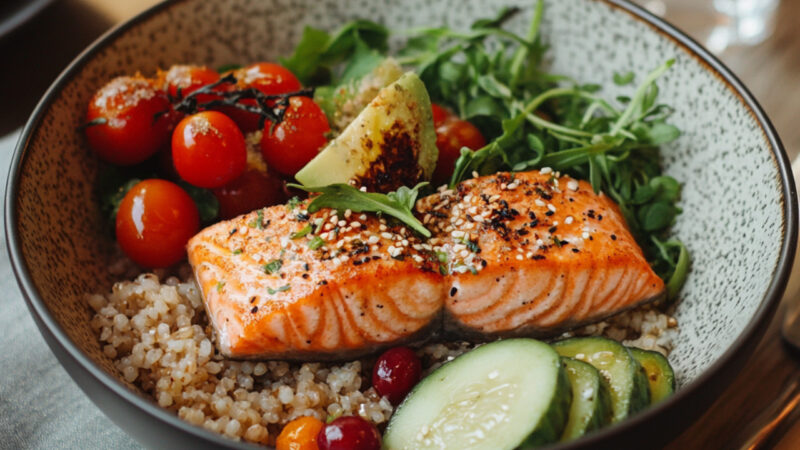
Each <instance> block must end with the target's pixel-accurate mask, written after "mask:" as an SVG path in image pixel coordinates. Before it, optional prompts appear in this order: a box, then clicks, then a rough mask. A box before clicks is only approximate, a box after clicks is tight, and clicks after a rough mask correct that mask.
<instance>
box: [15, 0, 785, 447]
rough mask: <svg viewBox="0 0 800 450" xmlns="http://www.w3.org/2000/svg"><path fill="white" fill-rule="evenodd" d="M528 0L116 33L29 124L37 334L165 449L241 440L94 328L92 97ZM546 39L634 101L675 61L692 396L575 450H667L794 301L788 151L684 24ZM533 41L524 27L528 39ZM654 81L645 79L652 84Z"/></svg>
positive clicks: (598, 9) (101, 251)
mask: <svg viewBox="0 0 800 450" xmlns="http://www.w3.org/2000/svg"><path fill="white" fill-rule="evenodd" d="M505 4H513V5H518V6H521V7H522V8H523V9H524V14H523V15H522V17H518V18H516V19H515V20H514V22H513V23H512V26H514V27H516V28H517V29H518V30H519V31H520V32H523V29H524V27H525V26H526V24H527V23H528V20H529V18H530V14H531V13H532V4H533V2H531V1H527V0H525V1H518V0H494V1H492V2H487V1H485V0H437V1H430V0H405V1H389V0H387V1H384V2H377V1H370V0H346V1H345V0H336V1H333V0H329V1H322V0H292V1H287V0H263V1H256V0H229V1H226V2H207V1H203V0H184V1H176V2H168V3H164V4H160V5H158V6H156V7H154V8H152V9H150V10H148V11H146V12H144V13H142V14H141V15H139V16H137V17H136V18H134V19H132V20H131V21H129V22H127V23H125V24H123V25H121V26H119V27H117V28H116V29H114V30H112V31H111V32H109V33H108V34H106V35H105V36H103V37H102V38H101V39H100V40H98V41H97V42H96V43H94V44H93V45H92V46H91V47H90V48H89V49H88V50H86V51H85V52H84V53H83V54H81V55H80V56H79V57H78V58H77V59H76V60H75V61H74V62H73V63H72V64H71V65H70V66H69V68H68V69H67V70H66V71H65V72H64V73H63V74H62V75H61V76H60V77H59V78H58V80H57V81H56V82H55V83H54V84H53V86H52V87H51V88H50V90H49V91H48V92H47V94H46V95H45V97H44V98H43V99H42V101H41V103H40V104H39V106H38V107H37V108H36V111H35V112H34V114H33V116H32V117H31V119H30V121H29V122H28V124H27V126H26V127H25V130H24V133H23V135H22V138H21V140H20V142H19V146H18V147H17V150H16V154H15V156H14V163H13V165H12V169H11V170H12V171H11V175H10V177H9V181H8V186H7V191H6V211H5V220H6V224H7V228H6V229H7V240H8V248H9V250H10V253H11V257H12V262H13V266H14V270H15V272H16V275H17V278H18V280H19V284H20V286H21V289H22V291H23V293H24V295H25V297H26V299H27V302H28V306H29V307H30V310H31V313H32V315H33V316H34V318H35V320H36V323H37V325H38V326H39V328H40V329H41V332H42V334H43V335H44V337H45V338H46V340H47V342H48V344H49V345H50V347H51V348H52V349H53V352H54V353H55V354H56V356H57V357H58V359H59V360H60V361H61V363H62V364H63V365H64V366H65V367H66V369H67V370H68V372H69V373H70V375H72V377H73V378H74V379H75V382H76V383H77V384H78V385H79V386H80V387H81V388H82V389H84V390H85V391H86V393H87V394H88V395H89V396H90V397H91V398H92V399H93V400H94V401H95V403H97V405H98V406H99V407H100V408H101V409H102V410H103V411H104V412H105V413H106V414H108V416H109V417H111V418H112V419H113V420H114V421H115V422H116V423H117V424H118V425H119V426H120V427H122V428H124V429H125V430H127V431H128V432H129V433H131V434H132V435H133V436H134V437H136V438H137V439H139V440H141V442H142V443H144V444H145V445H148V446H152V447H172V448H176V447H181V448H185V447H189V446H231V447H243V446H244V447H246V445H245V444H242V443H236V442H233V441H229V440H227V439H225V438H223V437H221V436H218V435H215V434H212V433H210V432H207V431H205V430H203V429H201V428H197V427H194V426H191V425H189V424H188V423H185V422H183V421H181V420H180V419H179V418H178V417H176V416H175V415H173V414H172V413H170V412H168V411H166V410H163V409H161V408H159V407H158V406H157V405H156V404H155V403H153V402H152V401H150V400H148V399H147V398H146V397H144V396H143V395H141V393H139V392H137V391H136V390H135V389H134V388H133V387H132V386H130V385H127V384H126V383H125V382H124V381H123V380H122V377H121V376H120V374H119V373H118V372H117V371H116V370H115V369H114V367H113V365H112V363H111V361H110V360H109V359H108V358H106V357H105V356H104V355H103V352H102V351H101V348H100V346H99V344H98V340H97V339H96V338H95V336H94V335H93V333H92V331H91V330H90V327H89V324H88V322H89V318H90V316H91V314H90V310H89V308H88V307H87V305H86V304H85V303H84V301H83V297H82V296H83V294H84V293H86V292H103V291H105V290H107V289H108V288H109V287H110V285H111V283H112V281H113V280H112V277H111V276H110V274H109V271H108V270H107V266H108V264H109V261H110V253H111V249H112V247H113V243H112V242H111V241H110V239H108V238H107V237H105V236H107V234H104V232H103V227H104V222H103V217H102V216H101V214H100V211H99V208H98V200H97V198H96V197H95V194H94V191H93V186H94V184H95V182H96V179H97V177H98V167H99V166H98V163H97V161H96V160H95V158H94V157H93V156H92V154H91V153H90V152H89V151H88V150H87V148H86V146H85V145H84V140H83V138H82V134H81V133H80V132H79V131H78V126H79V125H80V124H81V122H82V120H83V115H84V111H85V105H86V104H87V102H88V100H89V98H90V96H91V95H92V93H93V92H94V91H95V90H96V89H98V88H99V87H100V86H101V85H103V84H104V83H105V82H107V81H108V80H110V79H111V78H112V77H114V76H116V75H121V74H130V73H133V72H136V71H141V72H142V73H145V74H149V73H153V72H154V71H155V70H156V69H157V68H159V67H167V66H169V65H171V64H173V63H200V64H207V65H209V66H211V67H216V66H220V65H223V64H229V63H235V62H250V61H258V60H276V59H277V57H278V56H280V55H286V54H287V53H289V52H290V51H291V50H292V48H293V46H294V44H295V43H296V42H297V40H298V39H299V37H300V35H301V33H302V30H303V27H305V26H306V25H313V26H316V27H321V28H325V29H333V28H335V27H337V26H338V25H340V24H342V23H343V22H345V21H347V20H350V19H354V18H370V19H373V20H376V21H379V22H382V23H385V24H387V25H389V26H391V27H397V28H406V27H411V26H420V25H437V26H438V25H447V26H450V27H455V28H464V27H467V26H468V25H469V23H471V22H472V21H473V20H474V19H476V18H479V17H487V16H490V15H492V14H493V13H494V12H495V11H496V10H498V9H499V8H501V7H502V6H504V5H505ZM541 29H542V34H543V36H545V38H546V41H547V42H548V43H549V45H550V48H549V52H548V64H549V65H550V67H551V69H552V71H553V72H555V73H560V74H565V75H569V76H571V77H573V78H575V79H577V80H579V81H581V82H592V83H600V84H602V85H603V86H605V89H604V91H603V95H605V96H606V97H607V98H614V97H615V96H616V95H617V94H618V93H620V92H621V91H620V89H621V88H619V87H616V86H615V85H614V83H613V82H612V77H613V75H614V73H615V71H616V72H622V71H627V70H632V71H633V72H635V73H636V74H638V75H639V76H640V77H641V76H642V75H643V74H645V73H647V72H649V71H650V70H651V69H653V68H655V67H656V66H658V65H659V64H661V63H662V62H663V61H665V60H667V59H669V58H675V60H676V64H675V66H674V67H673V68H672V69H671V70H670V71H669V72H668V73H667V74H666V75H665V76H664V77H663V79H662V80H661V81H660V87H661V97H660V99H661V100H663V101H664V102H666V103H668V104H670V105H672V106H674V107H675V114H674V116H673V117H672V122H673V123H674V124H675V125H677V126H678V127H679V128H680V129H681V130H682V131H683V135H682V136H681V137H680V138H679V139H678V140H677V141H675V142H674V143H671V144H670V145H667V146H665V147H664V148H663V164H664V166H665V168H666V171H667V173H668V174H670V175H672V176H674V177H675V178H676V179H678V180H680V181H681V182H682V183H683V186H684V188H683V198H682V200H681V204H680V206H681V207H682V208H683V214H681V215H680V216H679V217H678V220H677V223H676V225H675V227H674V233H675V234H676V235H677V236H679V237H680V238H681V239H682V240H683V241H684V242H685V243H686V245H687V246H688V248H689V249H690V250H691V252H692V255H693V258H694V261H693V264H692V270H691V274H690V276H689V278H688V281H687V283H686V286H685V287H684V289H683V291H682V293H681V304H680V306H679V307H678V309H677V319H678V321H679V323H680V337H679V338H678V341H677V346H676V348H675V350H674V352H673V353H672V355H671V358H670V359H671V361H672V363H673V364H674V367H675V370H676V372H677V378H678V384H679V389H678V391H677V393H676V394H675V395H674V396H672V397H671V398H670V399H669V400H667V401H665V402H663V403H662V404H660V405H658V406H656V407H654V408H651V409H649V410H648V411H646V412H645V413H642V414H639V415H637V416H635V417H634V418H632V419H630V420H627V421H625V422H624V423H622V424H619V425H617V426H613V427H610V428H607V429H605V430H603V431H601V432H598V433H596V434H593V435H591V436H589V437H587V438H585V439H583V440H581V441H578V442H576V443H573V444H570V446H573V447H582V446H587V447H588V446H591V447H598V446H602V447H614V448H620V447H623V446H634V447H639V448H641V447H655V446H657V445H658V444H659V443H662V442H664V441H666V440H668V439H669V438H670V437H673V436H675V435H676V434H677V433H679V432H680V431H681V430H682V429H684V428H685V427H686V425H687V424H688V423H689V422H690V421H691V420H693V419H694V418H696V417H697V416H698V415H699V414H700V413H701V412H702V411H703V410H704V409H705V407H706V406H707V405H709V404H710V402H711V401H712V400H713V399H714V398H715V397H716V396H717V395H719V393H720V392H721V391H722V390H723V389H724V387H725V386H726V385H727V384H728V382H729V381H730V380H731V378H732V376H733V375H734V374H736V373H737V371H738V368H739V367H740V366H741V365H742V364H743V363H744V361H745V360H746V359H747V357H748V355H749V354H750V353H751V352H752V350H753V349H754V347H755V344H756V343H757V341H758V338H759V336H760V335H761V332H762V331H763V330H764V328H765V326H766V324H767V323H768V321H769V318H770V316H771V315H772V313H773V311H774V309H775V306H776V304H777V302H778V300H779V298H780V297H781V294H782V292H783V289H784V286H785V284H786V280H787V276H788V274H789V270H790V268H791V262H792V256H793V252H794V248H795V242H796V228H797V207H796V200H795V197H794V196H795V193H794V185H793V181H792V177H791V175H790V173H791V172H790V167H789V163H788V160H787V157H786V153H785V152H784V150H783V148H782V147H781V143H780V140H779V138H778V136H777V135H776V133H775V130H774V129H773V127H772V125H771V124H770V123H769V120H768V119H767V117H766V116H765V114H764V112H763V111H762V110H761V108H760V107H759V106H758V104H757V103H756V101H755V100H754V99H753V97H752V95H751V94H750V93H749V92H748V91H747V89H746V88H745V87H744V86H743V85H742V84H741V82H739V81H738V80H737V79H736V77H735V76H734V75H733V74H731V72H730V71H729V70H728V69H726V68H725V67H724V66H723V65H722V64H721V63H720V62H719V61H718V60H717V59H715V58H714V57H713V56H711V55H710V54H709V53H708V52H707V51H705V50H704V49H702V48H701V47H700V46H699V45H698V44H696V43H695V42H693V41H692V40H691V39H689V38H687V37H686V36H685V35H683V34H682V33H680V32H679V31H677V30H676V29H675V28H673V27H672V26H670V25H668V24H666V23H664V22H663V21H661V20H659V19H658V18H656V17H654V16H652V15H650V14H648V13H646V12H645V11H643V10H641V9H639V8H637V7H635V6H633V5H631V4H628V3H625V2H621V1H613V0H605V1H604V0H558V1H556V0H551V1H547V3H546V7H545V15H544V21H543V23H542V28H541ZM523 34H524V33H523ZM639 79H641V78H639Z"/></svg>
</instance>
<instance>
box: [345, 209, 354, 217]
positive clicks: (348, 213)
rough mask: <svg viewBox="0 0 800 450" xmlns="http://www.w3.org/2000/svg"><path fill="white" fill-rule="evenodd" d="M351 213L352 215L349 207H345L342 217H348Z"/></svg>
mask: <svg viewBox="0 0 800 450" xmlns="http://www.w3.org/2000/svg"><path fill="white" fill-rule="evenodd" d="M351 215H353V211H351V210H349V209H345V210H344V218H345V219H349V218H350V216H351Z"/></svg>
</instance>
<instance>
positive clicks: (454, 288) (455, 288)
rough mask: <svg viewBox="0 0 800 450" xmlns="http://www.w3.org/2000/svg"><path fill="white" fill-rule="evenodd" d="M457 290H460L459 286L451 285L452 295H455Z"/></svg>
mask: <svg viewBox="0 0 800 450" xmlns="http://www.w3.org/2000/svg"><path fill="white" fill-rule="evenodd" d="M456 292H458V288H457V287H455V286H453V287H451V288H450V297H453V296H454V295H456Z"/></svg>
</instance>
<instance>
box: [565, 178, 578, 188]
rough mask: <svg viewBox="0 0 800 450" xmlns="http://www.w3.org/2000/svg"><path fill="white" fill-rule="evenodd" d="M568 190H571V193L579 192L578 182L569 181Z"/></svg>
mask: <svg viewBox="0 0 800 450" xmlns="http://www.w3.org/2000/svg"><path fill="white" fill-rule="evenodd" d="M567 189H569V190H571V191H577V190H578V181H577V180H569V181H567Z"/></svg>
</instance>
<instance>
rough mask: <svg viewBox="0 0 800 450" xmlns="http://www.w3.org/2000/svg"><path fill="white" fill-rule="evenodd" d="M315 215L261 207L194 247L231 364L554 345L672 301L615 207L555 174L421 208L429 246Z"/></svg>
mask: <svg viewBox="0 0 800 450" xmlns="http://www.w3.org/2000/svg"><path fill="white" fill-rule="evenodd" d="M306 207H307V203H300V204H299V205H296V206H294V207H292V206H290V205H280V206H273V207H269V208H264V209H261V210H258V211H254V212H252V213H250V214H246V215H244V216H240V217H237V218H235V219H233V220H229V221H226V222H220V223H217V224H215V225H212V226H211V227H209V228H206V229H205V230H203V231H201V232H200V233H199V234H198V235H196V236H195V237H194V238H192V239H191V240H190V241H189V244H188V253H189V262H190V263H191V265H192V267H193V269H194V272H195V276H196V278H197V280H198V282H199V285H200V289H201V292H202V294H203V298H204V301H205V305H206V309H207V311H208V314H209V317H210V319H211V321H212V323H213V325H214V328H215V330H216V333H217V343H218V347H219V349H220V351H221V352H222V353H223V354H224V355H225V356H227V357H232V358H280V359H303V360H336V359H348V358H353V357H357V356H359V355H364V354H368V353H372V352H374V351H377V350H379V349H381V348H384V347H388V346H391V345H396V344H398V343H405V342H414V341H419V340H424V339H426V338H429V337H431V336H433V335H435V334H437V333H445V334H447V335H448V336H451V337H458V338H463V339H472V340H484V339H489V338H494V337H498V336H515V335H525V336H537V337H546V336H554V335H557V334H559V333H561V332H563V331H564V330H567V329H570V328H573V327H575V326H578V325H582V324H585V323H589V322H593V321H597V320H600V319H603V318H605V317H607V316H610V315H613V314H616V313H619V312H621V311H624V310H626V309H629V308H631V307H634V306H636V305H639V304H642V303H645V302H648V301H653V300H656V299H659V298H661V297H663V295H664V292H665V289H664V283H663V281H662V280H661V279H660V278H659V277H658V276H657V275H656V274H655V273H654V272H653V271H652V269H651V268H650V266H649V264H648V263H647V261H646V260H645V257H644V255H643V254H642V251H641V249H640V248H639V247H638V245H637V244H636V242H635V241H634V239H633V237H632V236H631V234H630V232H629V231H628V229H627V226H626V224H625V221H624V219H623V217H622V215H621V213H620V211H619V209H618V208H617V206H616V205H615V204H614V203H613V202H612V201H611V200H610V199H609V198H607V197H606V196H605V195H603V194H602V193H600V194H595V193H594V192H593V191H592V188H591V186H590V185H589V184H588V183H586V182H583V181H578V180H574V179H571V178H569V177H557V176H555V175H554V174H553V173H552V172H548V171H547V170H544V171H541V172H540V171H531V172H525V173H516V174H514V175H511V174H508V173H499V174H495V175H492V176H485V177H479V178H475V179H472V180H467V181H464V182H462V183H460V184H459V185H458V186H457V187H456V189H450V190H444V189H442V190H440V191H439V192H437V193H436V194H433V195H430V196H428V197H425V198H423V199H420V200H419V201H418V202H417V205H416V209H417V214H418V217H419V218H420V220H421V221H422V222H423V223H424V225H425V226H426V227H427V228H428V229H429V230H430V231H431V232H432V233H433V236H432V237H431V238H430V239H428V240H427V241H423V240H422V239H421V238H419V237H418V236H416V235H415V234H413V232H412V231H410V230H409V229H408V228H406V227H404V226H402V225H400V224H396V223H393V222H390V221H387V220H385V219H383V218H379V217H377V216H376V215H374V214H358V213H351V212H349V211H344V212H342V213H341V214H339V213H337V212H336V211H333V210H329V209H323V210H320V211H318V212H316V213H314V214H309V213H308V212H307V210H306Z"/></svg>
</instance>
